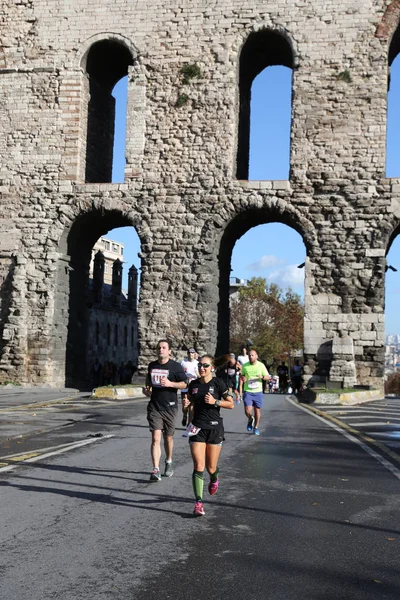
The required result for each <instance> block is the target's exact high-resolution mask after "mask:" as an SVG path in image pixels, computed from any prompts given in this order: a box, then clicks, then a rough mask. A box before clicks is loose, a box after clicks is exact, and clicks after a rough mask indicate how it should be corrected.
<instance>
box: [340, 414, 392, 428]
mask: <svg viewBox="0 0 400 600" xmlns="http://www.w3.org/2000/svg"><path fill="white" fill-rule="evenodd" d="M340 418H341V419H343V420H344V419H345V417H342V416H340ZM347 418H349V417H347ZM353 418H354V417H353ZM392 420H393V421H395V420H396V419H392ZM347 425H350V426H351V427H367V428H368V427H390V425H393V423H383V422H382V421H370V422H368V421H362V422H361V423H353V422H352V421H351V422H349V423H347Z"/></svg>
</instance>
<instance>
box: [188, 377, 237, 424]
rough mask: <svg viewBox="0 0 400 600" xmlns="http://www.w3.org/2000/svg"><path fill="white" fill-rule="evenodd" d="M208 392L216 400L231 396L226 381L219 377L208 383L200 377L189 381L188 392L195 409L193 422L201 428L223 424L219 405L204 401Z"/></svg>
mask: <svg viewBox="0 0 400 600" xmlns="http://www.w3.org/2000/svg"><path fill="white" fill-rule="evenodd" d="M208 392H210V394H211V395H212V396H214V398H215V399H216V400H224V399H225V398H226V397H227V396H229V392H228V388H227V386H226V383H224V381H222V379H219V378H217V377H213V378H212V379H211V380H210V381H209V382H208V383H202V382H201V381H200V379H195V380H194V381H191V382H190V383H189V389H188V394H189V398H190V400H191V402H192V404H193V409H194V414H193V419H192V423H193V425H196V427H200V428H201V429H214V428H215V427H218V426H219V425H221V424H222V417H221V415H220V413H219V411H220V409H219V407H217V406H215V405H214V404H206V402H205V401H204V397H205V396H206V394H208Z"/></svg>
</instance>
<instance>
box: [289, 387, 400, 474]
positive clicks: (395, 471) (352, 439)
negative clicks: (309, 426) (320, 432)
mask: <svg viewBox="0 0 400 600" xmlns="http://www.w3.org/2000/svg"><path fill="white" fill-rule="evenodd" d="M286 400H287V401H288V402H290V404H293V406H295V407H296V408H300V410H302V411H304V412H305V413H307V414H308V415H312V416H313V417H315V418H316V419H319V420H320V421H322V423H325V425H329V427H332V429H334V430H335V431H337V432H338V433H341V434H342V435H344V437H346V438H347V439H348V440H349V441H350V442H354V443H355V444H357V445H358V446H360V448H362V449H363V450H364V451H365V452H366V453H367V454H369V455H370V456H372V458H375V460H377V461H378V462H379V463H381V465H383V466H384V467H385V468H386V469H387V470H388V471H390V472H391V473H392V475H394V476H395V477H397V479H398V480H399V481H400V470H399V469H398V468H397V467H395V465H393V464H392V463H391V462H389V461H388V460H386V458H384V457H383V456H381V455H380V454H378V453H377V452H375V450H373V449H372V448H370V447H369V446H367V444H365V443H364V442H362V441H361V440H359V439H358V438H356V437H355V436H354V435H352V434H351V433H349V432H348V431H346V430H345V429H342V428H341V427H339V426H338V425H336V423H332V421H328V420H325V419H323V418H322V417H320V416H319V415H316V414H315V413H313V412H312V411H311V410H307V408H304V406H301V404H297V402H294V400H292V399H291V398H289V397H288V396H286Z"/></svg>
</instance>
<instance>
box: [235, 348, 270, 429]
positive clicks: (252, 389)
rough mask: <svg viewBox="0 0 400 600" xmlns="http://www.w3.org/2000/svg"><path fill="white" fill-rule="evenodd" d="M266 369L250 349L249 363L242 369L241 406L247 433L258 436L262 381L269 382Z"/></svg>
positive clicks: (261, 403) (255, 352)
mask: <svg viewBox="0 0 400 600" xmlns="http://www.w3.org/2000/svg"><path fill="white" fill-rule="evenodd" d="M269 379H270V377H269V373H268V369H267V367H266V366H265V365H264V364H263V363H262V362H260V361H259V360H258V352H257V350H256V349H255V348H252V349H251V350H250V352H249V362H248V363H246V364H245V365H243V367H242V378H241V382H242V386H243V390H244V393H243V405H244V412H245V415H246V417H247V431H249V432H251V431H252V432H253V433H254V434H255V435H260V430H259V428H258V426H259V424H260V418H261V409H262V405H263V399H264V396H263V381H269Z"/></svg>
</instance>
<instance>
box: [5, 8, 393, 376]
mask: <svg viewBox="0 0 400 600" xmlns="http://www.w3.org/2000/svg"><path fill="white" fill-rule="evenodd" d="M389 4H390V2H385V1H383V0H379V1H378V0H368V1H367V0H359V1H357V2H356V1H354V0H341V2H333V1H329V0H328V1H324V2H322V1H321V0H274V2H266V1H265V0H263V1H261V0H253V1H249V2H245V3H243V2H242V1H240V2H239V1H238V0H219V1H218V2H213V1H211V0H207V1H206V0H204V1H202V0H190V2H189V1H188V0H181V1H179V2H166V1H165V0H156V1H155V2H152V3H149V2H146V1H145V0H138V1H137V2H135V3H132V2H129V1H128V0H119V1H115V2H113V3H110V2H107V3H105V2H103V3H102V2H101V0H96V1H94V0H87V1H86V2H85V3H82V2H78V1H77V0H68V2H67V1H66V0H19V1H18V2H11V1H9V2H3V6H2V9H1V14H0V19H1V32H2V38H1V46H2V52H1V53H0V106H1V112H0V127H1V134H2V135H1V136H0V145H1V148H0V149H1V154H2V164H1V167H0V179H1V181H0V191H1V193H2V198H1V207H2V211H1V213H0V217H1V220H0V230H1V232H2V235H1V236H0V261H1V265H2V269H1V273H2V277H3V287H2V307H3V306H4V307H5V308H4V309H3V308H2V312H1V317H2V324H1V327H2V331H3V339H2V346H3V354H2V358H1V362H0V368H1V370H2V377H3V378H7V379H13V378H14V379H18V380H20V381H32V382H44V381H48V382H53V383H55V382H57V383H59V382H60V381H62V379H63V377H64V375H63V373H64V363H65V347H66V338H67V328H68V294H69V287H68V286H69V282H68V278H69V274H68V269H69V268H74V267H73V265H72V266H71V265H70V264H69V256H71V252H72V250H71V245H72V244H73V242H74V241H75V242H76V243H79V244H83V245H84V240H85V239H87V245H89V242H91V240H92V239H93V243H94V241H95V240H96V239H97V238H98V237H100V235H104V234H106V233H107V231H109V230H110V229H111V228H112V227H115V226H118V225H127V224H130V225H133V226H134V227H135V228H136V230H137V232H138V234H139V237H140V239H141V243H142V251H141V258H142V276H141V281H142V286H141V293H140V305H139V324H140V330H139V338H140V344H141V354H140V363H141V365H144V364H146V362H147V361H148V360H149V358H150V357H153V356H154V348H155V342H156V340H157V339H158V338H159V337H162V336H164V335H166V334H170V335H172V336H173V337H174V338H175V340H176V346H177V347H178V348H179V347H181V346H182V345H183V344H185V343H186V342H187V340H190V343H191V344H192V343H194V344H196V345H197V347H198V348H199V350H203V349H204V350H207V351H211V352H213V351H214V350H215V349H216V346H217V338H218V350H225V349H226V345H227V343H228V338H227V331H226V320H225V321H224V319H226V315H225V316H224V310H223V308H224V306H226V302H227V297H228V287H227V286H226V281H227V279H226V278H227V277H229V273H228V272H227V266H229V262H230V252H231V249H232V247H233V244H234V242H235V240H236V239H237V238H238V237H239V236H240V235H242V234H243V233H245V228H246V227H247V229H248V228H249V227H251V226H253V225H256V224H259V223H267V222H270V221H280V222H282V223H286V224H287V225H289V226H292V227H295V228H296V230H297V231H299V233H300V234H301V235H302V236H303V239H304V242H305V245H306V248H307V263H306V278H307V280H306V318H305V331H306V333H305V352H306V360H307V371H308V375H309V376H313V375H314V376H315V375H316V376H319V375H320V376H324V375H328V376H329V375H330V374H329V368H330V364H331V363H332V361H333V362H334V373H332V374H331V377H332V378H339V379H340V378H341V379H345V378H348V377H350V378H351V377H353V378H354V377H355V378H356V379H357V381H358V382H359V383H368V382H369V383H380V382H381V378H382V376H383V343H384V278H385V255H386V252H387V249H388V244H389V243H390V241H391V240H392V239H393V237H394V236H395V235H396V234H397V232H398V231H399V228H400V193H399V192H400V182H399V181H398V180H387V179H385V177H384V174H385V137H386V134H385V131H386V98H387V75H388V53H389V44H390V40H391V36H392V34H393V33H394V30H395V29H396V27H397V26H398V20H399V17H400V12H399V11H397V8H396V7H398V4H399V3H398V2H397V0H396V2H394V3H392V8H391V9H390V12H389V13H387V12H386V9H387V7H388V5H389ZM393 7H394V8H393ZM395 8H396V10H395ZM385 13H386V16H385ZM388 14H389V16H388ZM393 15H395V16H394V17H393ZM382 23H383V25H382ZM262 28H270V29H272V30H274V31H277V32H279V33H281V34H282V35H284V36H285V38H286V39H287V40H288V41H289V42H290V45H291V48H292V50H293V67H294V70H293V108H292V145H291V175H290V181H288V182H278V181H267V182H264V181H263V182H246V181H237V180H236V155H237V137H238V113H239V105H238V102H239V94H238V72H239V69H238V65H239V60H240V51H241V48H242V45H243V44H244V42H245V41H246V39H247V38H248V36H249V35H250V33H251V32H253V31H257V30H260V29H262ZM103 39H115V40H117V41H119V42H120V43H123V44H125V46H126V47H127V48H128V49H129V51H130V52H131V55H132V62H133V66H132V67H129V78H130V81H129V85H128V94H129V97H128V124H127V147H126V154H127V165H126V169H125V183H123V184H107V183H106V184H93V183H91V184H85V183H84V176H85V175H84V174H85V152H86V150H85V147H86V125H87V110H88V91H89V86H88V83H87V75H86V73H85V57H86V56H87V53H88V51H89V50H90V47H91V45H92V44H93V43H95V42H96V41H99V40H103ZM193 63H197V64H198V65H199V67H200V69H201V74H202V77H201V78H194V79H193V80H191V81H190V82H189V83H187V84H185V83H184V82H183V77H182V74H181V68H182V66H183V65H184V64H193ZM345 71H347V72H348V73H349V74H350V80H348V81H346V80H343V78H341V77H340V74H341V73H343V72H345ZM183 95H186V96H187V97H188V99H187V101H186V102H185V103H183V105H182V106H180V107H178V106H177V105H176V103H177V100H178V98H182V96H183ZM85 215H86V216H87V220H86V230H85V231H80V233H79V235H80V236H81V237H80V238H79V239H78V237H74V235H75V234H74V233H70V232H73V231H74V223H76V222H77V219H78V218H79V217H82V216H85ZM92 216H93V218H92ZM85 236H86V238H85ZM95 236H97V237H95ZM93 243H92V245H93ZM85 252H86V250H85ZM10 265H12V268H10ZM3 267H4V268H3ZM81 267H82V269H83V271H84V265H83V264H82V265H81ZM220 267H223V269H222V270H223V272H222V273H221V274H220V272H219V271H220ZM82 281H83V279H82ZM82 285H83V284H82ZM83 297H84V293H83ZM219 302H220V310H219V313H218V303H219ZM225 312H226V311H225ZM218 315H219V316H218ZM78 321H79V319H78ZM78 321H77V322H78ZM75 326H76V325H75ZM218 329H219V330H220V333H219V335H217V330H218ZM336 338H344V339H346V342H345V343H344V344H343V346H344V347H345V348H346V352H347V351H348V349H352V350H351V352H352V353H353V356H349V355H348V354H347V353H344V354H343V347H342V346H341V345H340V344H337V343H333V340H334V339H336ZM347 338H350V342H349V343H347V342H348V340H347ZM335 347H336V348H338V355H337V356H334V355H333V353H334V349H335ZM327 357H328V358H327ZM354 373H355V375H352V374H354ZM349 374H350V375H349Z"/></svg>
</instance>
